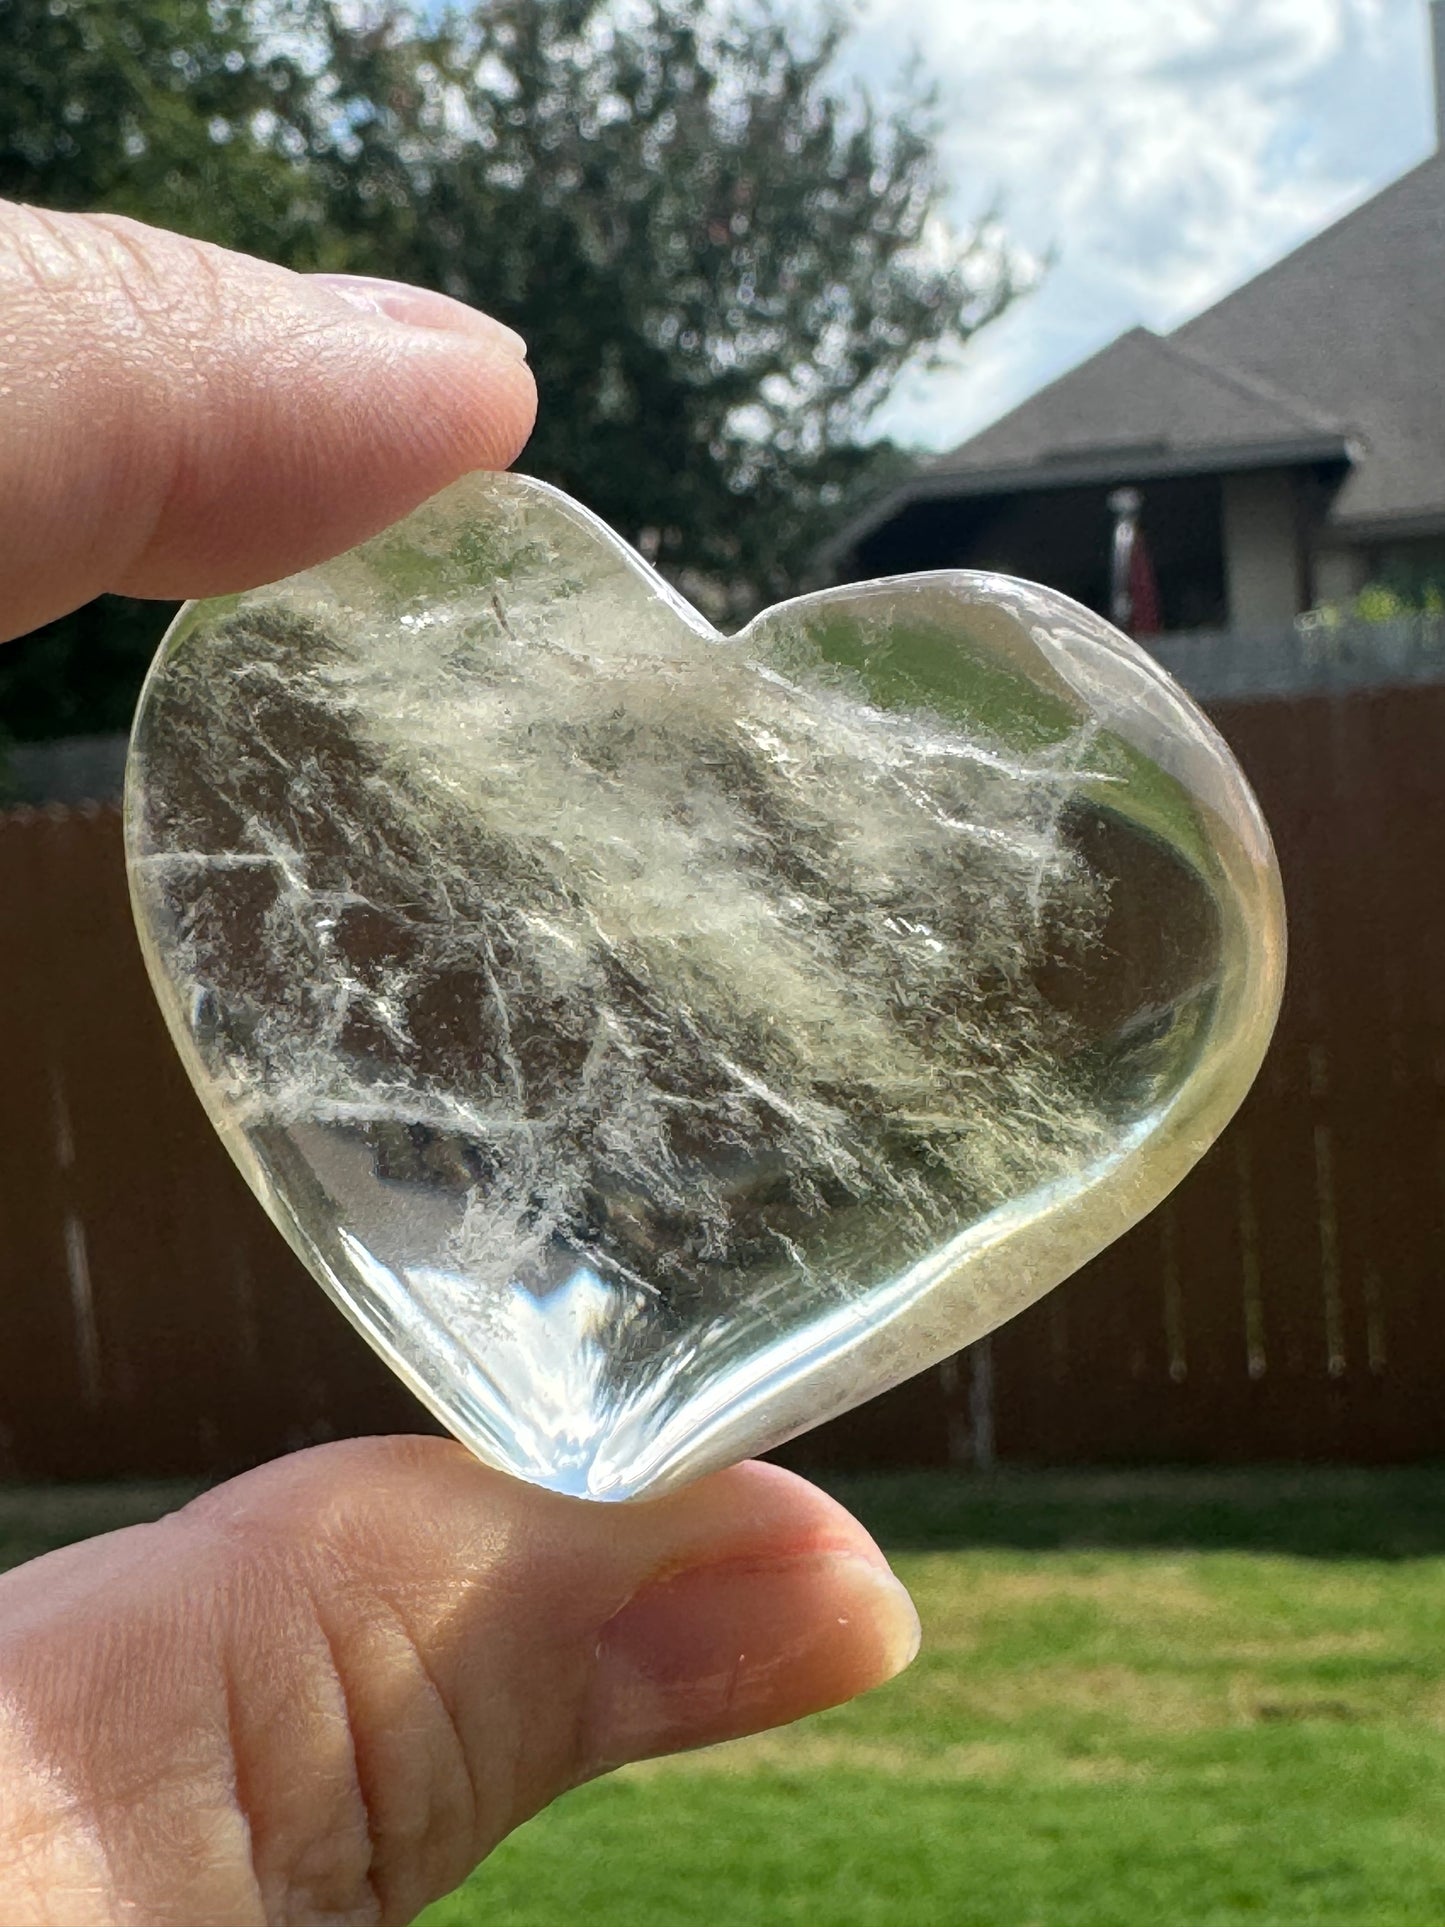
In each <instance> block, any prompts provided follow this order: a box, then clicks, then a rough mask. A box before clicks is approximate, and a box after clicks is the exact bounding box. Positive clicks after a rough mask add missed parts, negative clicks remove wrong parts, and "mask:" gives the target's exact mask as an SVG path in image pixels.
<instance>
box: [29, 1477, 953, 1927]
mask: <svg viewBox="0 0 1445 1927" xmlns="http://www.w3.org/2000/svg"><path fill="white" fill-rule="evenodd" d="M916 1642H917V1620H916V1618H915V1616H914V1614H913V1609H912V1607H911V1605H910V1604H909V1602H908V1599H907V1595H906V1594H905V1593H904V1592H903V1590H902V1588H901V1587H900V1586H899V1585H898V1583H897V1581H896V1580H894V1579H893V1578H892V1576H891V1575H890V1573H889V1572H888V1569H887V1567H886V1565H885V1564H884V1563H883V1560H882V1557H881V1555H880V1554H879V1553H878V1551H877V1549H876V1548H875V1547H874V1546H873V1544H872V1542H871V1541H870V1540H869V1539H868V1538H867V1536H866V1534H865V1533H864V1532H863V1530H862V1528H861V1527H860V1526H858V1525H857V1524H855V1523H854V1521H852V1520H851V1519H850V1518H849V1517H848V1516H847V1514H846V1513H844V1512H842V1511H841V1510H840V1509H839V1508H838V1507H837V1506H836V1505H834V1504H833V1502H832V1501H831V1500H829V1499H827V1498H825V1497H824V1496H823V1495H822V1494H821V1493H819V1492H817V1491H815V1490H814V1489H813V1488H812V1487H810V1486H808V1485H806V1484H804V1483H803V1482H802V1481H801V1480H799V1479H796V1478H794V1477H793V1476H792V1475H791V1474H789V1473H785V1472H782V1471H780V1470H778V1469H777V1468H775V1467H771V1466H762V1465H747V1466H738V1467H734V1468H733V1469H732V1470H731V1471H729V1472H724V1473H720V1474H718V1475H717V1476H716V1477H714V1478H711V1479H707V1480H704V1481H703V1482H702V1483H701V1484H699V1485H697V1486H694V1487H692V1488H691V1489H690V1490H688V1491H686V1492H682V1493H679V1494H677V1495H675V1496H674V1497H672V1498H669V1499H664V1500H660V1501H657V1502H656V1503H654V1504H650V1505H639V1506H624V1507H600V1506H593V1505H586V1504H583V1503H580V1502H577V1501H574V1500H568V1499H559V1498H556V1497H554V1496H552V1495H550V1494H547V1493H542V1492H537V1491H534V1490H531V1489H530V1488H528V1487H525V1486H522V1485H518V1484H516V1483H514V1482H513V1481H511V1480H508V1479H505V1478H503V1477H502V1476H501V1475H500V1474H497V1473H493V1472H490V1471H488V1470H486V1469H485V1468H483V1467H481V1466H479V1465H478V1464H476V1463H475V1462H474V1461H473V1460H472V1459H471V1458H470V1457H469V1455H468V1454H466V1453H465V1452H463V1451H462V1450H461V1448H460V1447H458V1446H454V1445H451V1444H450V1443H447V1442H443V1441H440V1440H431V1439H369V1440H361V1441H357V1442H355V1443H352V1444H348V1445H338V1446H328V1447H323V1448H321V1449H319V1450H317V1451H313V1452H306V1453H301V1454H298V1455H297V1456H296V1457H295V1458H292V1459H284V1460H281V1461H279V1462H278V1463H277V1464H275V1465H271V1466H267V1467H265V1468H263V1469H262V1470H261V1471H259V1472H254V1473H251V1474H249V1475H248V1476H246V1477H245V1478H242V1479H238V1480H235V1481H234V1482H233V1483H231V1484H230V1485H227V1486H223V1487H220V1488H218V1489H217V1490H216V1491H215V1492H213V1493H211V1494H209V1495H208V1496H207V1497H206V1498H204V1499H201V1500H199V1501H197V1502H196V1504H194V1505H192V1506H190V1507H188V1508H187V1509H186V1510H185V1511H183V1512H181V1513H178V1514H176V1515H175V1516H174V1517H173V1518H170V1519H167V1520H164V1521H162V1522H161V1523H160V1524H159V1525H155V1526H139V1527H133V1528H131V1529H130V1530H128V1531H125V1532H120V1533H114V1534H112V1535H110V1536H109V1537H108V1538H105V1539H101V1540H97V1541H94V1542H92V1543H91V1544H89V1545H84V1546H77V1547H73V1548H71V1549H69V1550H68V1551H66V1552H61V1553H55V1554H52V1555H51V1556H50V1557H49V1558H46V1559H41V1560H37V1561H36V1562H35V1563H34V1564H33V1565H31V1566H27V1567H23V1568H21V1569H20V1570H19V1571H18V1572H15V1573H13V1574H11V1575H10V1576H9V1577H8V1578H7V1579H5V1580H0V1784H3V1785H4V1786H5V1789H6V1798H5V1800H4V1802H3V1803H0V1918H3V1919H4V1920H5V1921H6V1922H8V1923H12V1924H13V1927H21V1924H22V1923H28V1922H36V1921H46V1922H50V1921H54V1922H64V1923H66V1927H82V1923H90V1922H96V1921H114V1920H118V1919H127V1920H130V1919H136V1920H144V1921H146V1922H147V1923H151V1924H152V1927H167V1923H182V1922H194V1921H197V1920H205V1921H210V1922H227V1923H229V1922H236V1923H241V1922H245V1923H251V1922H272V1921H282V1920H284V1921H293V1922H307V1921H317V1920H322V1919H325V1920H330V1921H338V1922H341V1921H362V1920H365V1921H369V1922H373V1921H374V1922H379V1923H382V1924H383V1927H384V1924H385V1923H388V1922H396V1923H405V1922H407V1921H409V1920H410V1919H411V1918H412V1916H413V1914H414V1913H415V1912H416V1911H417V1910H418V1909H419V1908H420V1907H421V1906H423V1905H424V1904H425V1903H426V1902H428V1901H429V1900H431V1899H434V1898H435V1897H436V1896H438V1895H439V1894H442V1893H445V1892H447V1891H449V1890H450V1888H452V1887H453V1886H455V1885H456V1884H457V1882H458V1881H460V1880H461V1879H462V1878H463V1877H464V1876H465V1875H466V1874H467V1873H468V1872H469V1871H470V1869H471V1868H472V1866H474V1865H475V1863H476V1862H477V1861H478V1860H479V1859H481V1858H482V1856H483V1855H484V1854H485V1853H486V1852H487V1851H488V1850H489V1849H490V1848H491V1847H492V1846H493V1845H494V1844H495V1842H496V1841H497V1840H498V1839H499V1838H500V1837H501V1836H502V1835H503V1834H504V1833H506V1832H507V1831H508V1829H509V1828H511V1827H514V1826H516V1825H518V1824H519V1822H521V1821H522V1820H524V1819H526V1818H527V1817H528V1816H529V1815H530V1814H532V1813H534V1812H536V1811H537V1809H538V1808H539V1807H541V1806H543V1805H544V1804H545V1803H546V1802H547V1801H548V1800H550V1799H551V1798H553V1797H554V1796H555V1795H556V1794H558V1793H560V1792H562V1791H563V1790H564V1789H566V1788H567V1787H569V1786H572V1785H575V1784H576V1783H577V1782H578V1781H580V1780H584V1779H587V1778H589V1777H590V1776H592V1775H594V1774H596V1773H598V1772H601V1771H603V1770H604V1769H606V1768H607V1767H609V1766H613V1765H616V1764H618V1763H620V1762H622V1761H625V1760H633V1759H639V1758H642V1757H644V1756H647V1755H649V1754H656V1753H666V1752H672V1751H675V1750H677V1749H678V1748H682V1747H689V1746H699V1745H704V1744H707V1743H709V1742H711V1741H716V1740H722V1739H727V1738H730V1737H733V1736H735V1735H738V1734H742V1733H747V1732H752V1731H755V1730H757V1729H758V1728H760V1727H764V1726H771V1725H776V1724H778V1723H780V1722H782V1721H785V1720H790V1719H795V1718H797V1717H798V1716H799V1715H801V1714H803V1713H807V1712H811V1711H814V1710H815V1709H817V1708H819V1707H823V1706H828V1705H831V1704H834V1703H835V1702H837V1701H839V1700H842V1699H846V1698H848V1697H850V1696H851V1695H853V1694H855V1693H858V1692H861V1691H862V1690H864V1689H865V1688H867V1687H869V1686H872V1685H874V1684H876V1683H877V1682H879V1681H881V1680H883V1679H886V1678H888V1677H890V1676H891V1675H892V1674H893V1673H894V1672H896V1671H897V1670H898V1669H899V1668H900V1667H901V1666H903V1665H905V1664H906V1663H907V1661H908V1659H909V1658H910V1657H911V1656H912V1652H913V1650H914V1648H915V1646H916Z"/></svg>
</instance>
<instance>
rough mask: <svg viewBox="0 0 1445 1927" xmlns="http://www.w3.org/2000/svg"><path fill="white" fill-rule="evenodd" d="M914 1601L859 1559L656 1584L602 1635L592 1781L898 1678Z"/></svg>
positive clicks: (840, 1557) (747, 1567) (909, 1641)
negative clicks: (608, 1770)
mask: <svg viewBox="0 0 1445 1927" xmlns="http://www.w3.org/2000/svg"><path fill="white" fill-rule="evenodd" d="M918 1642H919V1626H918V1615H917V1613H916V1612H915V1611H914V1608H913V1601H912V1600H911V1599H910V1598H909V1597H908V1594H907V1593H906V1592H905V1591H904V1589H903V1587H902V1586H901V1585H900V1584H899V1583H898V1581H897V1580H896V1579H895V1578H894V1577H893V1575H892V1573H891V1572H889V1570H888V1568H887V1566H886V1565H882V1564H879V1563H875V1562H874V1561H873V1560H872V1559H869V1558H866V1557H862V1556H860V1555H859V1554H857V1553H852V1552H822V1553H817V1552H815V1553H808V1554H803V1555H800V1556H797V1557H794V1558H785V1559H773V1560H768V1561H757V1562H753V1563H748V1562H746V1561H744V1562H728V1563H727V1564H724V1565H721V1566H705V1567H701V1568H694V1569H692V1570H689V1571H686V1572H682V1573H679V1574H677V1575H675V1576H673V1577H670V1578H664V1579H660V1580H654V1581H652V1582H651V1583H650V1584H648V1585H647V1586H645V1587H644V1588H643V1589H642V1591H641V1592H639V1593H637V1594H636V1595H635V1596H634V1597H633V1598H632V1599H631V1600H629V1601H628V1603H627V1604H626V1605H625V1606H624V1607H623V1608H622V1610H621V1611H620V1612H619V1613H618V1614H617V1615H616V1617H615V1618H614V1619H612V1620H611V1621H610V1622H609V1623H608V1625H607V1626H606V1627H605V1628H604V1630H603V1634H602V1638H601V1640H600V1642H599V1644H598V1649H597V1670H596V1672H595V1674H594V1685H593V1694H592V1701H591V1719H590V1722H589V1725H590V1736H591V1741H592V1749H591V1750H592V1752H593V1754H594V1756H595V1757H594V1761H593V1765H594V1768H595V1769H596V1770H598V1771H600V1770H601V1769H602V1768H603V1767H606V1766H616V1765H619V1764H621V1763H622V1762H623V1761H625V1760H639V1759H646V1758H649V1757H650V1756H652V1755H655V1754H659V1753H675V1752H677V1751H679V1750H681V1749H682V1748H685V1747H694V1746H709V1745H712V1744H713V1743H714V1742H716V1741H718V1740H727V1739H736V1738H737V1737H738V1736H739V1735H741V1734H744V1733H755V1732H757V1731H759V1730H760V1729H761V1728H763V1727H768V1726H780V1725H782V1724H784V1723H785V1722H786V1721H788V1720H795V1719H799V1718H801V1717H802V1715H803V1714H805V1713H815V1712H819V1711H820V1710H821V1709H822V1708H823V1707H825V1706H836V1705H837V1704H838V1703H839V1701H841V1700H845V1699H851V1698H852V1697H853V1696H854V1695H855V1694H857V1693H861V1692H866V1691H867V1689H868V1688H869V1687H871V1686H879V1685H881V1684H882V1683H883V1681H884V1680H887V1679H892V1678H893V1676H894V1674H895V1673H900V1672H902V1670H903V1668H904V1667H905V1666H907V1665H908V1663H909V1661H910V1660H911V1659H912V1658H913V1657H914V1655H915V1654H916V1653H917V1651H918Z"/></svg>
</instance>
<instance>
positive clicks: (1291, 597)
mask: <svg viewBox="0 0 1445 1927" xmlns="http://www.w3.org/2000/svg"><path fill="white" fill-rule="evenodd" d="M1432 21H1433V31H1434V46H1435V55H1436V96H1437V113H1438V118H1439V122H1440V127H1439V136H1440V145H1439V146H1438V147H1437V151H1436V153H1435V154H1434V156H1433V157H1432V158H1431V159H1429V160H1427V161H1425V162H1424V163H1423V164H1422V165H1421V166H1419V167H1417V168H1415V169H1414V170H1413V171H1412V172H1411V173H1409V174H1406V175H1405V176H1404V177H1403V178H1402V179H1401V180H1398V181H1396V182H1395V183H1394V184H1393V185H1392V186H1390V187H1387V188H1386V189H1385V190H1384V191H1383V192H1382V193H1380V194H1378V195H1376V196H1375V198H1374V199H1373V200H1371V201H1369V202H1367V203H1366V204H1365V205H1364V206H1363V207H1360V208H1357V209H1356V210H1355V212H1354V213H1352V214H1349V215H1347V216H1346V217H1345V218H1344V219H1343V220H1342V221H1339V222H1337V223H1336V224H1335V225H1334V226H1333V227H1331V228H1329V229H1328V230H1327V231H1326V232H1324V233H1323V234H1320V235H1318V236H1316V238H1315V239H1313V240H1311V241H1309V242H1307V243H1306V244H1305V245H1304V246H1303V247H1301V248H1298V249H1297V250H1296V251H1295V252H1294V253H1293V254H1291V255H1289V256H1288V257H1287V258H1286V259H1284V260H1282V261H1280V262H1278V263H1277V264H1276V265H1275V266H1274V267H1272V268H1269V269H1268V270H1266V271H1265V272H1264V273H1263V274H1261V275H1259V276H1258V277H1257V278H1256V279H1255V280H1253V281H1251V282H1249V283H1248V284H1247V285H1246V286H1244V287H1242V288H1240V289H1238V290H1237V291H1236V292H1235V293H1233V294H1230V295H1227V296H1226V297H1225V298H1224V300H1222V301H1220V302H1218V303H1217V304H1216V305H1215V306H1214V307H1212V308H1210V309H1208V310H1207V311H1206V312H1205V313H1203V314H1201V315H1199V316H1198V317H1197V318H1196V319H1195V320H1193V321H1191V322H1188V323H1187V324H1186V325H1185V326H1183V327H1181V328H1179V329H1177V330H1176V331H1175V332H1174V333H1172V334H1168V335H1160V334H1155V333H1153V332H1152V331H1151V330H1149V329H1147V328H1134V329H1132V330H1130V332H1129V333H1127V334H1125V335H1123V336H1121V337H1120V338H1119V339H1118V340H1117V341H1115V342H1113V343H1112V344H1111V345H1110V346H1109V347H1107V348H1105V349H1103V351H1102V352H1101V353H1099V354H1097V355H1095V356H1094V357H1093V358H1092V360H1090V361H1087V362H1085V363H1083V365H1082V366H1080V367H1078V368H1075V369H1074V370H1073V371H1072V373H1070V374H1067V375H1064V376H1063V377H1062V378H1061V379H1060V380H1058V381H1055V382H1053V383H1052V384H1050V385H1049V386H1048V387H1046V388H1044V389H1043V390H1042V391H1041V392H1039V393H1038V394H1036V395H1034V396H1033V397H1032V398H1031V399H1030V400H1028V401H1026V402H1024V403H1023V405H1022V406H1021V407H1019V408H1016V409H1014V410H1013V412H1012V413H1011V414H1008V415H1006V416H1005V417H1004V418H1003V419H1002V420H1001V421H999V422H996V423H995V424H994V425H993V426H992V427H991V428H986V429H984V430H983V431H982V433H980V434H977V435H975V436H973V437H972V438H971V439H970V440H969V441H967V442H965V443H963V445H962V446H961V447H959V448H956V449H954V450H953V451H952V452H951V453H949V454H946V455H942V456H940V457H938V458H937V459H936V460H934V461H932V462H931V463H930V464H929V465H928V466H927V467H926V468H924V469H923V470H922V471H921V472H920V473H919V474H917V475H915V476H913V477H911V478H910V479H909V480H908V481H906V482H905V483H904V484H903V485H902V486H901V487H898V488H896V489H894V490H893V491H892V492H891V493H890V494H889V495H887V496H885V497H884V498H883V499H881V500H880V501H878V502H876V503H875V504H873V505H872V506H871V507H870V508H869V509H868V510H866V511H865V512H864V513H863V514H861V515H860V516H858V517H857V518H856V519H855V520H854V521H853V522H851V523H850V524H849V525H848V527H847V528H845V529H844V530H843V531H841V533H840V534H839V535H838V536H837V537H836V538H835V539H834V541H833V542H832V543H831V544H830V545H829V547H828V549H827V550H826V551H825V553H824V556H823V565H824V567H825V568H826V570H827V572H828V574H829V576H830V578H831V579H832V580H835V581H857V580H860V579H863V578H867V577H870V576H875V575H892V574H895V573H899V572H903V571H907V570H913V569H928V568H941V567H967V568H985V569H997V570H1002V571H1004V572H1006V573H1008V574H1011V575H1022V576H1028V577H1032V578H1033V579H1035V580H1038V581H1044V582H1048V583H1050V584H1052V585H1053V586H1055V587H1057V588H1060V589H1063V590H1064V591H1066V592H1067V593H1068V594H1070V595H1072V596H1074V597H1075V598H1077V599H1078V600H1079V601H1081V602H1084V603H1087V604H1088V605H1090V606H1091V607H1093V608H1095V609H1098V610H1100V611H1101V612H1103V613H1108V611H1109V607H1110V599H1111V596H1110V590H1111V585H1110V568H1111V564H1110V556H1111V544H1112V537H1113V528H1114V513H1113V512H1112V511H1111V508H1110V501H1109V498H1110V496H1111V495H1113V494H1114V493H1115V492H1116V491H1118V490H1120V489H1124V488H1127V489H1133V490H1138V491H1140V492H1141V493H1142V495H1143V510H1142V517H1141V527H1142V530H1143V533H1144V536H1145V539H1146V541H1147V543H1148V548H1149V552H1150V555H1151V557H1152V560H1153V564H1154V570H1155V573H1156V576H1157V578H1158V587H1159V602H1160V614H1161V618H1162V626H1163V628H1164V629H1165V630H1173V631H1181V630H1197V629H1220V628H1225V627H1229V628H1233V629H1235V630H1237V631H1241V632H1246V633H1248V632H1256V631H1266V630H1278V629H1279V628H1280V627H1281V626H1282V625H1288V624H1291V623H1293V621H1294V619H1295V617H1296V616H1297V615H1299V614H1300V613H1301V612H1302V611H1303V610H1306V609H1309V608H1312V607H1315V606H1318V605H1320V604H1322V603H1332V602H1340V601H1344V600H1347V599H1348V598H1349V597H1350V596H1352V595H1353V594H1355V593H1356V592H1357V591H1358V590H1359V589H1360V588H1361V587H1362V586H1363V585H1364V584H1365V582H1367V581H1369V580H1371V579H1375V578H1378V577H1379V576H1381V575H1386V576H1394V577H1404V578H1406V579H1409V578H1411V577H1414V578H1416V579H1419V578H1422V577H1423V578H1429V577H1431V576H1434V577H1437V578H1440V577H1445V0H1434V4H1433V6H1432Z"/></svg>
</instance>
